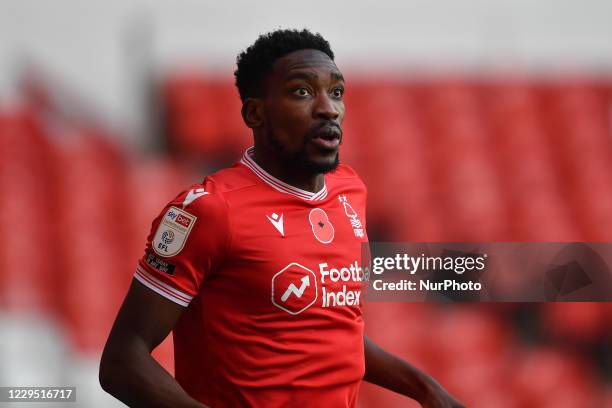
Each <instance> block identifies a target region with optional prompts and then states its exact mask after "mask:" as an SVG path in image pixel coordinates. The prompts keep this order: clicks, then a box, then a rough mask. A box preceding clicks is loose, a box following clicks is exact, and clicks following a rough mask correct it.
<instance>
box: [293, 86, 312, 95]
mask: <svg viewBox="0 0 612 408" xmlns="http://www.w3.org/2000/svg"><path fill="white" fill-rule="evenodd" d="M293 94H294V95H297V96H308V95H310V91H309V90H308V89H307V88H305V87H303V86H302V87H300V88H297V89H296V90H295V91H293Z"/></svg>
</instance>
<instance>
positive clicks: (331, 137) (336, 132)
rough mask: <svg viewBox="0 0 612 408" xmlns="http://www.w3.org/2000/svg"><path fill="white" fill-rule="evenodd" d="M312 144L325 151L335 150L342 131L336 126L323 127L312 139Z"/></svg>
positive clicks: (338, 144)
mask: <svg viewBox="0 0 612 408" xmlns="http://www.w3.org/2000/svg"><path fill="white" fill-rule="evenodd" d="M311 140H312V142H313V143H314V144H316V145H317V146H319V147H320V148H323V149H326V150H336V149H337V148H338V146H340V142H341V140H342V131H341V130H340V128H339V127H338V126H323V127H321V128H320V129H318V130H317V132H316V133H315V134H314V136H313V137H312V139H311Z"/></svg>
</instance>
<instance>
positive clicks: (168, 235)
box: [151, 207, 197, 257]
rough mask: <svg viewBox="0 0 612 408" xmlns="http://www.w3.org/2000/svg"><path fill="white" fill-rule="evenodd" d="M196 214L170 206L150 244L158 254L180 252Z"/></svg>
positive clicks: (172, 254) (167, 254) (164, 255)
mask: <svg viewBox="0 0 612 408" xmlns="http://www.w3.org/2000/svg"><path fill="white" fill-rule="evenodd" d="M196 219H197V218H196V216H195V215H191V214H189V213H188V212H186V211H184V210H181V209H180V208H177V207H170V208H168V211H166V214H164V217H163V218H162V221H161V222H160V224H159V227H157V231H156V232H155V237H154V238H153V242H152V244H151V246H152V247H153V250H154V251H155V253H156V254H157V255H159V256H163V257H169V256H174V255H176V254H178V253H179V252H181V250H182V249H183V247H184V246H185V242H186V241H187V237H188V236H189V233H190V232H191V229H192V228H193V225H194V224H195V221H196Z"/></svg>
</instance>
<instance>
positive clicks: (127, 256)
mask: <svg viewBox="0 0 612 408" xmlns="http://www.w3.org/2000/svg"><path fill="white" fill-rule="evenodd" d="M611 16H612V3H611V2H609V1H606V0H589V1H585V0H582V1H579V0H567V1H559V0H540V1H534V0H529V1H528V0H497V1H484V0H463V1H461V2H453V1H431V0H430V1H425V0H409V1H400V0H377V1H375V2H370V1H368V2H360V3H356V2H348V1H334V2H328V1H323V0H312V1H310V2H308V3H304V4H297V3H295V4H294V3H292V4H291V5H290V6H289V5H281V4H280V3H277V2H265V1H259V2H250V1H193V0H190V1H182V2H173V1H166V0H149V1H144V0H143V1H135V0H133V1H123V0H106V1H104V2H93V1H87V2H86V1H78V0H55V1H53V2H41V1H36V0H0V236H3V237H4V239H3V240H2V244H1V245H0V385H2V386H9V385H12V386H17V385H22V386H23V385H76V386H77V387H78V390H77V395H78V400H79V402H78V403H77V404H76V405H75V406H82V407H114V406H122V404H120V403H118V402H116V401H115V400H113V399H112V398H111V397H109V396H108V395H106V394H105V393H104V392H103V391H102V390H101V389H100V387H99V385H98V382H97V367H98V362H99V357H100V353H101V349H102V347H103V344H104V342H105V340H106V336H107V334H108V332H109V329H110V326H111V324H112V321H113V319H114V316H115V314H116V312H117V309H118V307H119V305H120V302H121V300H122V298H123V296H124V295H125V293H126V290H127V287H128V285H129V283H130V281H131V277H132V273H133V271H134V268H135V266H136V261H137V259H138V258H139V257H140V256H141V254H142V250H143V248H144V243H145V238H146V235H147V233H148V230H149V227H150V223H151V221H152V219H153V218H154V217H155V216H156V215H157V213H158V212H159V211H160V210H161V208H162V206H163V205H164V204H165V203H166V202H167V201H169V200H170V199H171V198H172V197H174V195H175V194H176V193H178V192H179V191H180V190H182V189H183V188H185V187H186V186H188V185H189V184H191V183H193V182H196V181H199V180H202V179H203V177H204V176H206V175H207V174H210V173H211V172H213V171H214V170H216V169H218V168H220V167H222V166H225V165H228V164H231V163H233V162H234V161H236V160H238V159H239V157H240V155H241V154H242V152H243V151H244V149H245V148H246V147H248V146H249V145H250V134H249V132H248V130H247V129H246V127H244V126H243V124H242V122H241V119H240V102H239V98H238V94H237V91H236V90H235V88H234V86H233V70H234V69H235V58H236V55H237V54H238V53H239V52H240V51H241V50H243V49H244V48H246V47H247V46H248V45H250V44H251V43H252V42H253V41H254V40H255V39H256V37H257V35H259V34H261V33H263V32H267V31H270V30H273V29H275V28H279V27H282V28H303V27H307V28H309V29H311V30H313V31H318V32H321V33H322V34H323V35H324V36H325V37H326V38H327V39H328V40H329V41H330V43H331V45H332V48H333V49H334V51H335V53H336V55H337V61H336V62H337V64H338V65H339V67H340V69H341V70H342V71H343V72H344V75H345V77H346V79H347V93H346V106H347V115H346V121H345V125H344V132H345V138H344V141H345V143H344V145H343V147H342V150H341V159H342V160H343V161H344V162H346V163H348V164H350V165H351V166H353V167H354V168H356V169H357V171H358V172H359V173H360V174H361V176H362V178H363V179H364V180H365V182H366V184H367V185H368V188H369V199H368V200H369V201H368V206H369V207H368V231H369V235H370V238H371V239H372V240H389V241H390V240H411V241H461V240H463V241H555V242H559V241H601V242H606V241H612V139H611V136H612V120H611V118H612V109H611V108H612V47H611V39H612V24H610V17H611ZM516 272H517V273H520V271H516ZM611 319H612V305H610V304H606V303H554V304H553V303H549V304H516V303H515V304H467V305H457V304H444V305H432V304H416V303H402V304H389V303H387V304H385V303H372V304H370V305H368V306H367V307H366V322H367V330H368V333H369V335H370V336H371V337H372V338H373V339H374V340H376V341H377V342H378V343H380V344H381V345H383V346H384V347H386V348H387V349H389V350H391V351H393V352H395V353H397V354H399V355H401V356H402V357H404V358H406V359H408V360H409V361H411V362H413V363H414V364H415V365H417V366H418V367H420V368H422V369H425V370H427V371H428V372H430V373H431V374H433V375H434V376H436V378H437V379H439V381H440V382H441V383H442V384H443V385H445V386H446V387H447V388H448V389H449V390H450V391H451V392H452V393H454V394H456V395H457V396H458V397H459V398H460V399H461V400H462V401H464V402H465V403H466V404H467V405H468V406H469V407H486V408H490V407H493V408H514V407H520V408H523V407H525V408H531V407H556V408H559V407H561V408H564V407H568V408H569V407H572V408H575V407H578V408H581V407H585V408H591V407H612V328H611V326H610V324H609V323H610V321H611ZM155 356H156V358H157V359H158V360H159V361H161V362H162V364H164V366H166V367H167V368H168V369H169V370H170V371H172V370H173V369H172V345H171V338H169V339H167V341H166V342H164V343H163V345H162V346H160V347H159V348H158V349H157V350H156V351H155ZM36 406H40V405H36ZM400 406H401V407H416V406H417V405H416V404H413V403H412V402H410V401H408V400H406V399H404V398H400V397H398V396H396V395H393V394H392V393H390V392H387V391H384V390H382V389H379V388H376V387H374V386H370V385H367V384H365V385H364V386H363V388H362V394H361V397H360V407H362V408H369V407H400Z"/></svg>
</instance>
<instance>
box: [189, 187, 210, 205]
mask: <svg viewBox="0 0 612 408" xmlns="http://www.w3.org/2000/svg"><path fill="white" fill-rule="evenodd" d="M206 194H210V193H207V192H206V191H204V189H203V188H196V189H194V190H190V191H189V192H188V193H187V197H185V201H183V208H185V207H187V206H188V205H189V204H191V203H192V202H194V201H195V200H197V199H198V198H200V197H202V196H203V195H206Z"/></svg>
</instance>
